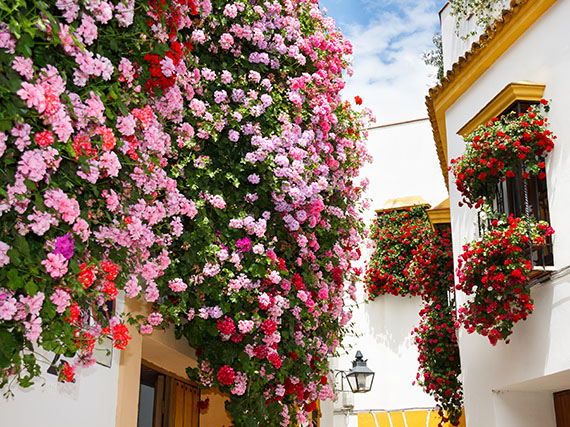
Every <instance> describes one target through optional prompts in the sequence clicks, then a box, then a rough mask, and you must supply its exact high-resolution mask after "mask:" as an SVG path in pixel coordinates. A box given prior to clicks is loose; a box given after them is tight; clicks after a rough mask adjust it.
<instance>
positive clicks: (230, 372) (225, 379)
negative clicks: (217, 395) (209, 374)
mask: <svg viewBox="0 0 570 427" xmlns="http://www.w3.org/2000/svg"><path fill="white" fill-rule="evenodd" d="M235 379H236V374H235V372H234V369H233V368H232V367H231V366H228V365H224V366H222V367H221V368H220V370H219V371H218V381H219V382H220V384H223V385H232V384H233V383H234V381H235Z"/></svg>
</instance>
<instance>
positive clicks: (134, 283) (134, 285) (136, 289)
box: [125, 276, 142, 298]
mask: <svg viewBox="0 0 570 427" xmlns="http://www.w3.org/2000/svg"><path fill="white" fill-rule="evenodd" d="M141 289H142V288H141V286H140V285H139V282H138V280H137V278H136V276H131V278H130V279H129V280H128V282H127V284H126V285H125V292H126V293H127V295H128V296H129V297H130V298H135V297H136V296H137V295H138V294H139V293H140V291H141Z"/></svg>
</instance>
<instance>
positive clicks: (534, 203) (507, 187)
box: [479, 101, 554, 268]
mask: <svg viewBox="0 0 570 427" xmlns="http://www.w3.org/2000/svg"><path fill="white" fill-rule="evenodd" d="M534 104H536V102H532V101H515V102H514V103H513V104H511V105H510V106H509V107H508V108H507V109H505V110H504V111H503V112H502V113H501V114H500V116H505V115H507V114H509V113H511V112H514V113H516V114H519V113H521V112H524V111H526V110H527V109H528V108H529V107H530V106H531V105H534ZM524 172H525V171H524V164H523V163H522V162H521V166H520V169H519V170H517V171H516V172H515V176H514V177H512V178H507V179H506V180H505V181H503V182H501V183H499V184H498V185H497V190H496V192H495V196H494V199H493V200H492V207H493V210H494V211H495V212H498V213H499V214H503V215H506V216H509V215H513V216H514V217H517V218H520V217H522V218H526V217H528V218H534V219H537V220H539V221H547V222H550V214H549V209H548V190H547V185H546V178H543V179H539V178H538V177H537V176H535V175H530V176H529V177H528V178H527V179H524V178H523V174H524ZM479 228H480V231H483V230H484V229H487V228H488V224H486V221H483V220H482V218H481V217H480V220H479ZM527 254H528V255H527V256H528V258H529V259H530V260H531V262H532V266H533V268H536V267H546V266H552V265H554V257H553V253H552V238H551V237H550V236H549V237H548V238H547V241H546V245H545V246H541V247H533V246H532V243H530V244H529V248H528V252H527Z"/></svg>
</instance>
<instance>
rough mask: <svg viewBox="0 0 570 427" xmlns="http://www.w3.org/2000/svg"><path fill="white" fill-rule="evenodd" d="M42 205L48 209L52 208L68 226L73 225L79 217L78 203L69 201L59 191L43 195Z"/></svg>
mask: <svg viewBox="0 0 570 427" xmlns="http://www.w3.org/2000/svg"><path fill="white" fill-rule="evenodd" d="M44 203H45V205H46V206H47V207H48V208H53V209H55V210H56V211H58V212H59V213H60V214H61V217H62V219H63V220H64V221H65V222H67V223H68V224H73V223H74V222H75V220H76V219H77V218H78V217H79V214H80V209H79V202H77V200H75V199H70V198H69V197H68V196H67V194H65V193H64V192H63V191H62V190H60V189H54V190H48V191H46V193H45V194H44Z"/></svg>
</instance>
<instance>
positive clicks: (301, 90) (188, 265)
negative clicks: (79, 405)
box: [0, 0, 371, 426]
mask: <svg viewBox="0 0 570 427" xmlns="http://www.w3.org/2000/svg"><path fill="white" fill-rule="evenodd" d="M0 18H1V19H0V21H1V22H2V24H0V71H1V72H0V80H1V81H2V88H1V89H0V99H1V100H2V105H3V106H5V108H3V111H2V113H0V114H1V116H0V161H1V162H2V165H3V168H2V170H1V171H0V179H1V180H2V192H1V193H0V212H1V214H2V223H3V226H2V228H1V230H0V231H1V233H0V279H1V280H2V283H3V284H4V285H2V287H0V339H1V343H2V345H1V349H2V350H1V351H0V380H1V385H2V386H5V385H7V384H11V383H12V382H14V381H17V382H19V384H20V385H22V386H28V385H30V384H31V383H32V381H33V378H34V377H36V376H38V375H39V374H40V370H39V365H38V363H37V357H39V356H37V353H35V349H36V348H43V349H45V350H48V351H51V352H54V353H56V354H60V355H63V356H65V357H66V358H68V359H70V361H69V362H68V361H65V362H62V363H61V365H60V367H59V369H60V378H62V379H65V380H69V381H71V379H72V378H73V372H74V371H75V369H76V368H77V367H79V366H88V365H90V364H92V363H93V362H94V359H93V356H92V350H93V346H94V344H95V342H97V341H99V340H101V339H103V338H109V339H111V340H112V342H113V344H114V345H115V347H117V348H119V349H122V348H125V346H126V345H127V344H128V340H129V339H130V336H129V333H128V330H127V328H126V326H125V321H126V320H127V319H128V317H129V316H128V313H124V314H123V315H119V314H116V313H115V312H114V311H113V309H112V303H113V301H114V300H115V299H116V296H117V293H118V292H119V291H121V290H124V292H125V294H126V296H127V297H128V298H142V299H144V300H146V301H147V302H149V303H151V304H153V311H152V313H151V314H150V315H149V316H148V317H147V318H140V317H139V318H137V319H131V320H133V321H134V320H136V321H137V322H138V323H139V325H140V326H139V327H140V332H141V333H143V334H148V333H152V331H153V329H154V328H156V327H162V326H166V325H167V324H170V323H172V324H174V325H175V326H176V328H177V333H178V334H179V336H184V337H185V338H186V339H187V340H188V342H189V343H190V345H192V346H194V347H196V348H197V349H198V351H197V354H198V359H199V360H198V361H199V368H198V369H194V370H189V375H190V376H191V378H192V379H193V380H196V381H199V382H200V383H201V385H202V387H204V388H209V387H217V388H219V389H220V390H221V391H223V392H227V393H229V395H230V396H231V401H230V402H229V403H228V405H227V407H228V409H229V411H230V413H231V415H232V416H233V419H234V424H235V425H236V426H240V425H250V424H251V423H257V424H264V425H289V423H291V422H295V421H299V422H303V421H304V420H306V419H307V417H308V413H310V412H311V411H312V410H313V409H314V407H315V405H316V403H315V402H316V400H317V399H327V398H330V397H332V388H331V387H330V386H329V385H328V384H327V381H326V378H327V373H328V365H327V362H326V358H327V355H328V354H329V353H330V352H334V349H335V348H336V347H337V346H338V345H339V343H340V341H341V340H342V337H343V335H344V333H345V332H346V331H347V330H348V327H349V322H350V313H349V312H348V311H347V310H345V309H344V307H343V299H344V297H345V294H347V293H348V294H349V295H354V292H355V286H354V283H355V280H356V274H357V273H358V271H357V270H354V269H353V268H352V264H351V263H352V262H354V261H355V260H357V259H358V257H359V256H360V254H359V251H358V249H357V248H358V245H359V243H360V239H361V235H362V232H363V226H362V223H361V221H360V213H359V210H360V205H359V199H360V193H361V191H360V190H361V188H362V187H364V186H365V185H366V182H364V183H362V184H360V185H359V186H358V183H357V182H356V178H357V176H358V172H359V168H360V166H361V165H362V164H363V163H364V162H366V161H367V160H369V156H368V154H367V152H366V148H365V145H364V143H363V140H362V139H363V138H364V137H365V136H366V133H365V131H364V130H363V129H364V128H365V127H366V123H367V121H368V120H369V119H370V118H371V117H370V113H369V111H368V110H367V109H362V110H360V111H355V110H353V109H352V107H351V106H350V104H349V103H348V102H343V101H342V99H341V96H340V91H341V89H342V88H343V87H344V81H343V79H342V71H343V70H347V71H348V74H351V73H352V71H351V69H350V65H349V63H348V62H347V58H348V57H349V55H350V54H351V52H352V47H351V45H350V43H349V42H348V41H346V40H344V38H343V37H342V35H341V34H340V32H338V31H337V30H336V29H335V27H334V21H333V20H332V19H330V18H327V17H325V16H323V15H322V13H321V11H320V10H319V8H318V4H317V3H316V2H314V1H309V0H286V1H275V2H265V3H262V2H256V1H251V2H240V1H237V2H219V1H215V2H210V1H209V0H200V1H198V0H195V1H193V0H164V1H162V0H161V1H156V0H149V1H148V2H142V1H133V0H119V1H116V2H111V1H107V0H100V1H98V2H91V1H87V2H76V1H74V0H58V1H56V2H54V3H53V4H51V3H50V4H46V3H45V2H40V1H30V2H15V3H14V4H13V5H12V6H11V7H10V8H3V9H2V10H1V11H0ZM356 102H357V104H360V103H361V102H362V100H361V99H360V98H359V99H358V100H356ZM71 359H73V361H71Z"/></svg>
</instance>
